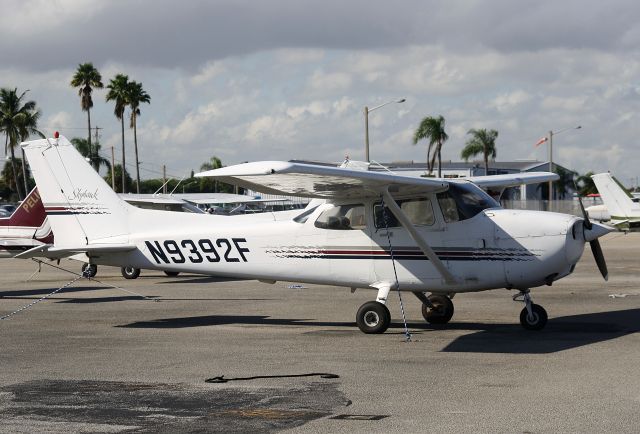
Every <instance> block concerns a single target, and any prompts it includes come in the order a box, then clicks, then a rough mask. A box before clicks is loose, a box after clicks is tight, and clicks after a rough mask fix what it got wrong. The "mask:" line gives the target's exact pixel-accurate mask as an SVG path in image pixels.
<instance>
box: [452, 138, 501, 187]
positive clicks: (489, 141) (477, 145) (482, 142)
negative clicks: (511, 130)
mask: <svg viewBox="0 0 640 434" xmlns="http://www.w3.org/2000/svg"><path fill="white" fill-rule="evenodd" d="M467 134H471V138H470V139H469V140H467V143H466V146H465V147H464V148H463V149H462V152H461V153H460V156H461V157H462V158H464V161H469V158H471V157H475V156H476V155H478V154H482V155H483V157H484V174H485V175H488V174H489V157H491V158H494V159H495V158H496V139H497V138H498V132H497V131H496V130H489V131H487V130H486V129H484V128H482V129H475V128H472V129H470V130H469V131H468V132H467Z"/></svg>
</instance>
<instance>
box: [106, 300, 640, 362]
mask: <svg viewBox="0 0 640 434" xmlns="http://www.w3.org/2000/svg"><path fill="white" fill-rule="evenodd" d="M231 324H236V325H260V326H298V327H299V326H304V327H352V328H354V331H355V330H356V329H355V323H354V322H349V321H344V322H343V321H317V320H306V319H294V318H271V317H269V316H267V315H206V316H192V317H182V318H161V319H155V320H151V321H137V322H132V323H129V324H123V325H119V326H116V327H123V328H159V329H161V328H188V327H207V326H219V325H231ZM402 328H403V324H402V323H398V322H393V323H392V324H391V326H390V329H389V331H388V332H387V333H390V334H398V333H402ZM409 328H410V330H411V332H412V333H413V334H417V335H420V334H424V332H436V333H437V332H442V333H446V331H447V330H469V331H476V333H470V334H467V335H464V336H460V337H457V338H455V339H454V340H453V341H452V342H451V343H449V344H448V345H447V346H446V347H445V348H443V349H442V351H443V352H461V353H462V352H467V353H512V354H547V353H555V352H558V351H564V350H568V349H572V348H578V347H582V346H585V345H591V344H594V343H598V342H604V341H608V340H611V339H616V338H619V337H622V336H626V335H629V334H633V333H637V332H638V331H640V309H628V310H617V311H609V312H598V313H588V314H580V315H571V316H565V317H559V318H553V319H551V320H549V323H548V324H547V326H546V328H545V329H544V330H541V331H528V330H524V329H522V327H521V326H520V324H516V323H509V324H506V323H503V324H496V323H490V324H483V323H455V322H453V323H450V324H447V325H444V326H439V327H433V326H430V325H428V324H419V323H413V322H412V323H409ZM363 337H364V335H363Z"/></svg>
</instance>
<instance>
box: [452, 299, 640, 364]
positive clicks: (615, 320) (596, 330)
mask: <svg viewBox="0 0 640 434" xmlns="http://www.w3.org/2000/svg"><path fill="white" fill-rule="evenodd" d="M446 328H447V329H452V328H453V329H458V330H479V331H478V332H477V333H471V334H468V335H464V336H460V337H458V338H456V339H455V340H453V341H452V342H451V343H450V344H449V345H447V346H446V347H445V348H444V349H443V350H442V351H443V352H457V353H513V354H547V353H555V352H558V351H564V350H568V349H572V348H577V347H582V346H585V345H591V344H594V343H598V342H604V341H608V340H611V339H616V338H619V337H622V336H626V335H630V334H633V333H637V332H638V331H640V309H628V310H616V311H608V312H597V313H587V314H580V315H571V316H564V317H558V318H552V319H550V320H549V322H548V323H547V326H546V327H545V328H544V329H543V330H540V331H528V330H524V329H522V327H521V326H520V325H519V324H478V323H458V324H456V323H452V324H448V325H447V326H446Z"/></svg>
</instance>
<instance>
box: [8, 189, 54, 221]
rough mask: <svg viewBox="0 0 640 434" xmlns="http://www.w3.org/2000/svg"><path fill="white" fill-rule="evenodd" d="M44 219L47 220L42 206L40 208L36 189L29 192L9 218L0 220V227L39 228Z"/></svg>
mask: <svg viewBox="0 0 640 434" xmlns="http://www.w3.org/2000/svg"><path fill="white" fill-rule="evenodd" d="M45 218H47V215H46V214H45V212H44V206H42V200H41V199H40V194H39V193H38V188H37V187H36V188H34V189H33V190H31V193H29V194H28V195H27V197H26V198H25V199H24V200H23V201H22V203H20V205H19V206H18V207H17V208H16V210H15V211H14V212H13V214H11V216H9V217H5V218H0V226H21V227H32V228H39V227H40V226H42V223H44V219H45Z"/></svg>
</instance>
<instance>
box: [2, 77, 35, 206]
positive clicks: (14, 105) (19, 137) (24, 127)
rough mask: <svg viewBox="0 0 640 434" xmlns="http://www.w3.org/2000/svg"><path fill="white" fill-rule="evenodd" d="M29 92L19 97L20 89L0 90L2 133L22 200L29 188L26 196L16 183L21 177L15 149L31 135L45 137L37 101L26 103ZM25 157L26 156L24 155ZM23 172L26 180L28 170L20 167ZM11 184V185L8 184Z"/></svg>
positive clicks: (26, 187)
mask: <svg viewBox="0 0 640 434" xmlns="http://www.w3.org/2000/svg"><path fill="white" fill-rule="evenodd" d="M27 92H28V91H24V92H22V93H21V94H19V95H18V89H17V88H14V89H8V88H2V89H0V132H1V133H3V134H4V135H5V147H4V151H5V154H6V153H7V151H10V153H11V159H10V162H11V170H12V171H13V173H12V179H13V180H14V182H13V184H12V185H13V188H15V189H16V190H15V191H16V193H17V195H18V197H19V198H20V199H23V198H24V197H25V196H26V193H27V191H26V190H27V189H28V186H27V185H26V183H25V184H24V186H25V192H24V195H23V194H22V191H21V183H20V182H17V183H16V182H15V180H16V179H18V178H20V176H19V175H18V174H17V173H16V171H17V170H18V167H17V165H16V162H17V161H18V159H16V156H15V148H16V146H18V144H19V143H20V142H21V141H23V140H27V139H28V138H29V137H30V136H31V135H38V136H40V137H44V135H43V134H42V133H41V132H40V131H39V130H38V120H39V119H40V111H39V110H38V109H37V107H36V103H35V101H25V97H26V94H27ZM23 156H24V155H23ZM20 167H21V170H22V179H23V182H24V178H26V168H25V167H23V166H22V165H20ZM8 184H10V183H8Z"/></svg>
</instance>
